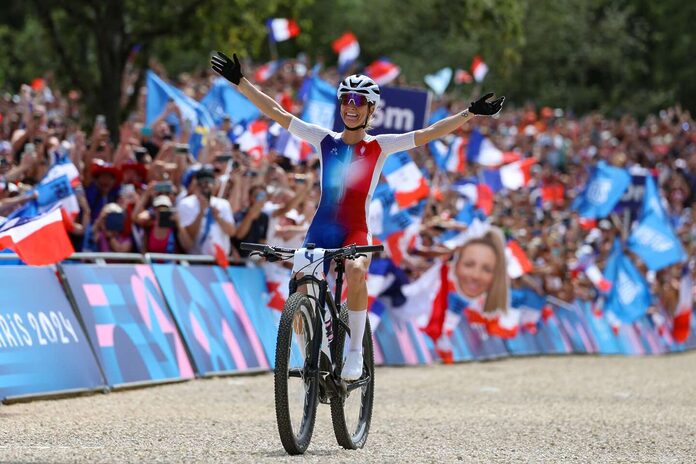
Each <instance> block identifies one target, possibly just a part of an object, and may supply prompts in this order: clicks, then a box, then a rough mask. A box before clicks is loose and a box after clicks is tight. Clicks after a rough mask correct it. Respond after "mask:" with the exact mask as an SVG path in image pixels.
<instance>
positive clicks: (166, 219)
mask: <svg viewBox="0 0 696 464" xmlns="http://www.w3.org/2000/svg"><path fill="white" fill-rule="evenodd" d="M158 213H159V215H158V217H157V227H164V228H172V227H174V226H176V222H174V211H173V210H171V209H162V210H159V212H158Z"/></svg>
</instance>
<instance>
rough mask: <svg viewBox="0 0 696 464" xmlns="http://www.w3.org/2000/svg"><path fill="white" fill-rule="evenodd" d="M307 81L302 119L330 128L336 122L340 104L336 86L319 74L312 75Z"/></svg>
mask: <svg viewBox="0 0 696 464" xmlns="http://www.w3.org/2000/svg"><path fill="white" fill-rule="evenodd" d="M305 82H306V88H305V90H304V92H305V94H304V95H305V99H304V111H303V112H302V120H303V121H306V122H308V123H311V124H316V125H318V126H321V127H323V128H325V129H330V128H331V127H332V126H333V124H334V113H335V111H336V107H337V106H338V105H337V104H336V103H337V102H338V98H337V97H336V87H334V86H333V85H331V84H329V83H328V82H326V81H325V80H323V79H321V78H319V77H317V76H312V77H310V78H308V79H307V80H305ZM303 87H305V86H304V85H303Z"/></svg>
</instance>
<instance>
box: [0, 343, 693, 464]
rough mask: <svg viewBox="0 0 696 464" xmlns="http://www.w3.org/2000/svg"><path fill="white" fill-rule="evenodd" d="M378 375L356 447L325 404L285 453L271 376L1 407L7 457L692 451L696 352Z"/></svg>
mask: <svg viewBox="0 0 696 464" xmlns="http://www.w3.org/2000/svg"><path fill="white" fill-rule="evenodd" d="M376 382H377V391H376V409H375V414H374V416H373V417H374V419H373V422H372V430H371V433H370V437H369V439H368V443H367V446H366V447H365V449H363V450H360V451H357V452H349V451H344V450H342V449H339V448H338V446H337V445H336V442H335V440H334V437H333V432H332V431H331V429H330V427H331V425H330V421H329V409H328V407H327V406H324V405H320V406H319V411H318V414H317V416H318V418H317V427H316V430H315V434H314V438H313V440H312V444H311V445H310V448H309V450H308V452H307V454H306V455H305V456H304V458H299V459H298V458H290V457H288V456H286V455H285V453H284V451H283V449H282V447H281V445H280V441H279V439H278V437H277V431H276V426H275V416H274V410H273V392H272V387H273V377H272V376H271V375H270V374H264V375H258V376H251V377H227V378H218V379H206V380H195V381H191V382H186V383H182V384H174V385H166V386H160V387H154V388H146V389H141V390H132V391H124V392H117V393H111V394H107V395H102V394H98V395H94V396H89V397H81V398H71V399H63V400H57V401H37V402H33V403H28V404H17V405H11V406H0V423H1V424H2V427H1V430H0V461H1V462H17V461H21V462H235V463H236V462H259V461H264V462H277V461H281V462H282V461H293V462H297V461H302V462H351V463H355V462H365V461H369V462H395V463H396V462H452V461H464V462H694V461H696V387H695V385H696V352H692V353H687V354H678V355H671V356H665V357H646V358H625V357H596V356H586V357H580V356H567V357H543V358H524V359H508V360H503V361H495V362H488V363H470V364H461V365H456V366H430V367H420V368H380V369H378V370H377V377H376Z"/></svg>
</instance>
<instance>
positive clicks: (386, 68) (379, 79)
mask: <svg viewBox="0 0 696 464" xmlns="http://www.w3.org/2000/svg"><path fill="white" fill-rule="evenodd" d="M364 72H365V74H367V75H368V76H370V77H371V78H372V79H373V80H374V81H375V82H376V83H377V85H386V84H389V83H390V82H391V81H393V80H394V79H396V78H397V77H398V76H399V74H400V73H401V68H400V67H398V66H397V65H395V64H394V63H392V62H391V61H389V60H388V59H386V58H380V59H378V60H375V61H373V62H372V63H370V64H369V65H368V66H367V67H366V68H365V70H364Z"/></svg>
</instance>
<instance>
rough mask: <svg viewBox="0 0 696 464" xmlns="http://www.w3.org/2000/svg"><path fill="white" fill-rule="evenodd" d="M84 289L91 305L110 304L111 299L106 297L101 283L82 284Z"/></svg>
mask: <svg viewBox="0 0 696 464" xmlns="http://www.w3.org/2000/svg"><path fill="white" fill-rule="evenodd" d="M82 291H84V292H85V296H86V297H87V301H88V302H89V304H90V306H108V305H109V300H108V299H107V298H106V294H105V293H104V289H103V288H102V286H101V284H82Z"/></svg>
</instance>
